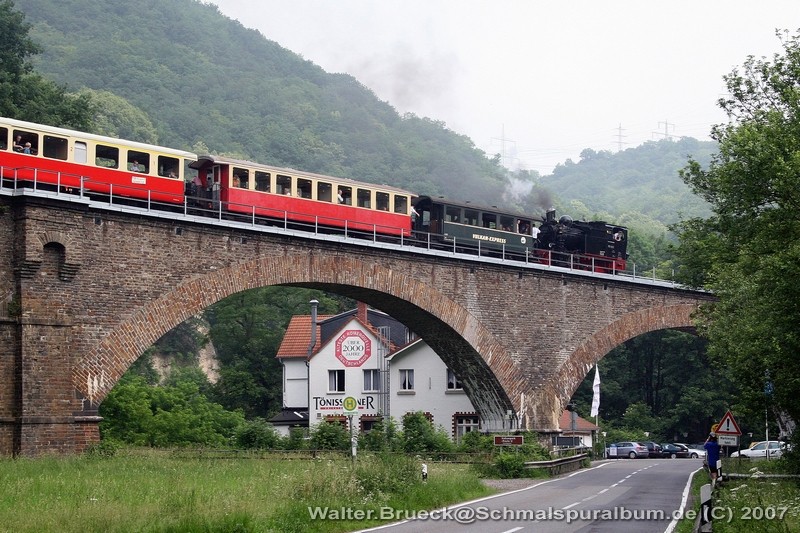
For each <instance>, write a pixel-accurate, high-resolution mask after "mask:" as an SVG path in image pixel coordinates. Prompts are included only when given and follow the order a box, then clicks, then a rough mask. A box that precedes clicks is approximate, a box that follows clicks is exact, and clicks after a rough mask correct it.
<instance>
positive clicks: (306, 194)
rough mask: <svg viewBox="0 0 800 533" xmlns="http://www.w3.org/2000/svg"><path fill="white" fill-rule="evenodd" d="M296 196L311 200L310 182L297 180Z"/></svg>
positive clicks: (301, 179)
mask: <svg viewBox="0 0 800 533" xmlns="http://www.w3.org/2000/svg"><path fill="white" fill-rule="evenodd" d="M297 196H299V197H300V198H311V180H307V179H304V178H297Z"/></svg>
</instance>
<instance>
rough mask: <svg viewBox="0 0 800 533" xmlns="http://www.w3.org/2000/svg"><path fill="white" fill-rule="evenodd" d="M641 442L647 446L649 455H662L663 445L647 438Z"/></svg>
mask: <svg viewBox="0 0 800 533" xmlns="http://www.w3.org/2000/svg"><path fill="white" fill-rule="evenodd" d="M639 444H641V445H642V446H644V447H645V448H647V451H648V452H649V457H661V445H660V444H658V443H657V442H653V441H651V440H647V441H644V442H640V443H639Z"/></svg>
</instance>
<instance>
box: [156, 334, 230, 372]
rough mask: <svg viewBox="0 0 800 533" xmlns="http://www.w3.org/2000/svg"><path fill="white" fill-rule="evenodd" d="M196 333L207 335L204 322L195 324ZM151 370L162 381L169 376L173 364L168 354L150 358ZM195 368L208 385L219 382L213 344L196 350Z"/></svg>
mask: <svg viewBox="0 0 800 533" xmlns="http://www.w3.org/2000/svg"><path fill="white" fill-rule="evenodd" d="M197 331H198V333H200V335H202V336H203V337H206V336H207V335H208V325H207V324H206V323H205V322H200V323H198V324H197ZM152 361H153V368H154V369H155V371H156V372H158V375H159V376H160V377H161V380H163V379H164V378H165V377H166V376H167V374H169V370H170V367H172V365H173V364H174V361H173V358H172V357H171V356H170V355H168V354H163V353H159V352H156V353H154V354H153V356H152ZM197 366H198V367H199V368H200V370H202V371H203V373H204V374H205V375H206V377H207V378H208V381H209V382H210V383H216V382H217V381H219V360H218V359H217V351H216V350H215V349H214V344H213V343H212V342H211V341H210V340H209V341H208V342H206V343H205V345H203V346H201V347H200V348H198V350H197Z"/></svg>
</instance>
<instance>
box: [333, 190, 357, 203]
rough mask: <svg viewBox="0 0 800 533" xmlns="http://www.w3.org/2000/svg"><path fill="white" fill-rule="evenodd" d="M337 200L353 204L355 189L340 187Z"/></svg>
mask: <svg viewBox="0 0 800 533" xmlns="http://www.w3.org/2000/svg"><path fill="white" fill-rule="evenodd" d="M337 200H338V202H339V203H340V204H345V205H353V189H352V188H351V187H339V189H338V196H337Z"/></svg>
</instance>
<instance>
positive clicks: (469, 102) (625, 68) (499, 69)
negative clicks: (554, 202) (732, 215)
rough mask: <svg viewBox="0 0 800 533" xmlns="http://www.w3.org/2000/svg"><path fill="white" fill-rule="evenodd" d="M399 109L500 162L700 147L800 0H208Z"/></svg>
mask: <svg viewBox="0 0 800 533" xmlns="http://www.w3.org/2000/svg"><path fill="white" fill-rule="evenodd" d="M211 2H212V3H215V4H216V5H217V6H219V9H220V11H221V12H222V13H223V14H224V15H226V16H228V17H230V18H232V19H235V20H238V21H240V22H241V23H242V24H243V25H244V26H246V27H249V28H256V29H258V30H259V31H260V32H261V33H262V34H264V36H265V37H266V38H268V39H270V40H273V41H276V42H277V43H279V44H280V45H281V46H283V47H285V48H288V49H289V50H291V51H293V52H295V53H297V54H300V55H301V56H303V57H304V58H305V59H308V60H310V61H312V62H313V63H315V64H317V65H319V66H320V67H322V68H323V69H325V70H326V71H328V72H346V73H349V74H351V75H353V76H354V77H355V78H357V79H358V80H359V81H360V82H361V83H363V84H364V85H366V86H367V87H369V88H370V89H372V90H373V91H374V92H375V94H376V95H377V96H378V98H380V99H381V100H384V101H386V102H388V103H389V104H390V105H392V106H393V107H394V108H395V109H397V111H398V112H400V113H405V112H412V113H415V114H417V115H419V116H425V117H430V118H431V119H434V120H439V121H442V122H444V123H445V124H446V126H447V127H448V128H449V129H451V130H453V131H455V132H457V133H460V134H464V135H467V136H468V137H470V138H471V139H472V140H473V141H474V142H475V144H476V146H478V147H479V148H481V149H482V150H485V151H486V152H487V153H489V154H496V153H499V154H501V155H503V156H504V159H503V160H504V162H505V164H506V166H508V167H509V168H512V169H513V168H519V167H521V168H527V169H531V170H537V171H539V172H540V173H542V174H549V173H550V172H551V171H552V169H553V167H554V166H555V165H556V164H558V163H563V162H564V161H566V160H567V159H570V158H571V159H572V160H573V161H576V162H577V161H578V160H579V154H580V152H581V150H583V149H584V148H592V149H595V150H612V151H616V150H618V149H620V148H622V149H625V148H630V147H634V146H637V145H639V144H641V143H643V142H646V141H649V140H658V139H662V138H664V137H665V136H666V135H669V136H677V137H680V136H689V137H695V138H697V139H701V140H707V139H708V133H709V131H710V127H711V125H712V124H716V123H721V122H724V121H725V120H726V117H725V115H724V114H723V113H722V111H721V110H720V109H719V108H718V107H717V105H716V101H717V99H718V98H719V97H720V96H721V95H722V94H723V93H724V92H725V85H724V82H723V80H722V76H723V75H725V74H728V73H730V72H731V70H732V69H733V68H735V67H739V66H741V65H742V64H743V62H744V61H745V59H746V58H747V56H748V55H754V56H756V57H762V56H767V57H769V58H771V57H772V55H773V54H774V53H776V52H780V51H781V46H780V41H779V40H778V38H777V37H776V35H775V30H776V29H781V30H787V29H788V30H789V31H790V33H791V34H794V33H796V32H797V29H798V28H800V2H798V0H761V1H760V2H754V1H753V0H726V1H724V2H722V1H709V0H706V1H702V0H692V1H689V0H671V1H670V2H649V1H643V0H571V1H544V0H535V1H534V0H492V1H489V0H211Z"/></svg>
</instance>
